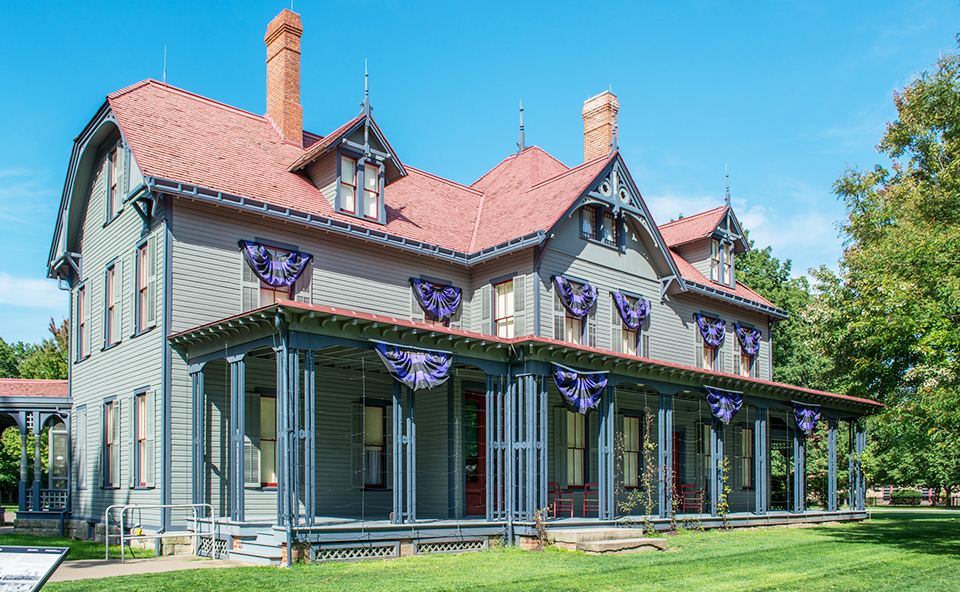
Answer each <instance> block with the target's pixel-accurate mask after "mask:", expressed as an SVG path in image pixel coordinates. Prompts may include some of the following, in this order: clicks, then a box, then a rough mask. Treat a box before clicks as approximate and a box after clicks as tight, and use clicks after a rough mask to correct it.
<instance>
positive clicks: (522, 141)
mask: <svg viewBox="0 0 960 592" xmlns="http://www.w3.org/2000/svg"><path fill="white" fill-rule="evenodd" d="M526 148H527V139H526V137H525V136H524V134H523V101H522V100H521V101H520V141H519V142H517V156H520V153H521V152H523V151H524V150H525V149H526Z"/></svg>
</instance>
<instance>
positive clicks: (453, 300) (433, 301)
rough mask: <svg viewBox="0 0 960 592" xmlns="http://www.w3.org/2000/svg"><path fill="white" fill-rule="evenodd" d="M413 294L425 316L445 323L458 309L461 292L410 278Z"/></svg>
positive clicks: (449, 287) (451, 287)
mask: <svg viewBox="0 0 960 592" xmlns="http://www.w3.org/2000/svg"><path fill="white" fill-rule="evenodd" d="M410 285H412V286H413V294H414V296H415V297H416V299H417V302H418V303H419V304H420V308H422V309H423V311H424V312H425V313H427V315H428V316H429V317H430V318H431V319H433V320H435V321H446V320H447V319H449V318H450V317H452V316H453V315H455V314H457V309H458V308H460V300H461V290H460V288H454V287H453V286H439V285H437V284H434V283H432V282H428V281H426V280H421V279H419V278H410Z"/></svg>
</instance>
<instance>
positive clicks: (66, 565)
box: [47, 556, 250, 582]
mask: <svg viewBox="0 0 960 592" xmlns="http://www.w3.org/2000/svg"><path fill="white" fill-rule="evenodd" d="M216 567H250V564H249V563H243V562H242V561H231V560H229V559H197V558H196V557H193V556H174V557H149V558H146V559H127V562H126V563H120V560H119V559H116V560H114V559H111V560H109V561H107V560H105V559H78V560H76V561H70V560H69V559H68V560H67V561H64V562H63V563H62V564H60V567H58V568H57V571H55V572H53V575H52V576H50V579H49V580H47V581H49V582H68V581H71V580H90V579H94V578H112V577H115V576H131V575H136V574H148V573H161V572H165V571H181V570H185V569H207V568H216Z"/></svg>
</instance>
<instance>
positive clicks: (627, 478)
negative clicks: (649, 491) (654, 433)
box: [623, 415, 642, 488]
mask: <svg viewBox="0 0 960 592" xmlns="http://www.w3.org/2000/svg"><path fill="white" fill-rule="evenodd" d="M640 455H641V445H640V418H639V417H636V416H632V415H625V416H624V417H623V486H624V487H627V488H633V487H640V461H641V460H642V459H641V456H640Z"/></svg>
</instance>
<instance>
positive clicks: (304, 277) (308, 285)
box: [246, 261, 313, 304]
mask: <svg viewBox="0 0 960 592" xmlns="http://www.w3.org/2000/svg"><path fill="white" fill-rule="evenodd" d="M312 263H313V262H312V261H311V264H310V265H307V266H306V268H305V269H304V270H303V272H301V273H300V277H298V278H297V283H296V284H295V285H294V286H293V298H294V300H296V301H297V302H305V303H307V304H313V265H312ZM246 267H247V268H248V269H249V267H250V266H249V265H247V266H246Z"/></svg>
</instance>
